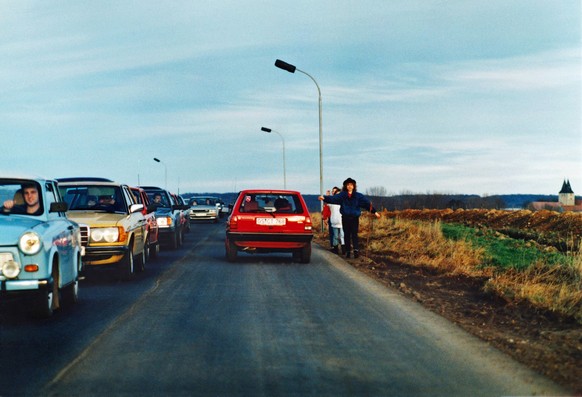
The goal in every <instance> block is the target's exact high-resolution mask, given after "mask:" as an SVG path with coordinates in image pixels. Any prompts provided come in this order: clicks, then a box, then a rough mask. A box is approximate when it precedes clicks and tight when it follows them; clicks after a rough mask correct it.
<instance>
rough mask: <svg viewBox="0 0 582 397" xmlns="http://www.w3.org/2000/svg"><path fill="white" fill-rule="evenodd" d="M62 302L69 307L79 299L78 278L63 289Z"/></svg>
mask: <svg viewBox="0 0 582 397" xmlns="http://www.w3.org/2000/svg"><path fill="white" fill-rule="evenodd" d="M62 296H63V303H64V304H65V305H67V306H69V307H71V306H74V305H75V304H76V303H77V302H78V301H79V280H75V281H74V282H73V283H72V284H70V285H68V286H67V287H66V288H64V289H63V292H62Z"/></svg>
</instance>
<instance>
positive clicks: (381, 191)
mask: <svg viewBox="0 0 582 397" xmlns="http://www.w3.org/2000/svg"><path fill="white" fill-rule="evenodd" d="M387 195H388V193H387V191H386V188H385V187H383V186H372V187H371V188H368V189H366V196H372V197H386V196H387Z"/></svg>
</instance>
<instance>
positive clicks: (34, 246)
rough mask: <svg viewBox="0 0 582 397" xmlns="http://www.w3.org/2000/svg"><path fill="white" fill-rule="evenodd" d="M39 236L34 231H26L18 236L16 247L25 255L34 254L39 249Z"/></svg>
mask: <svg viewBox="0 0 582 397" xmlns="http://www.w3.org/2000/svg"><path fill="white" fill-rule="evenodd" d="M40 245H41V244H40V236H39V235H38V234H36V233H35V232H26V233H24V234H23V235H22V236H20V240H18V247H19V248H20V250H21V251H22V252H24V253H25V254H26V255H34V254H36V253H37V252H38V251H40Z"/></svg>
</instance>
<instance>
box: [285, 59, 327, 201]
mask: <svg viewBox="0 0 582 397" xmlns="http://www.w3.org/2000/svg"><path fill="white" fill-rule="evenodd" d="M275 66H276V67H278V68H279V69H283V70H286V71H288V72H289V73H295V71H296V70H297V71H298V72H301V73H303V74H304V75H306V76H307V77H309V78H310V79H311V80H313V82H314V83H315V86H316V87H317V93H318V95H319V193H320V194H321V195H322V196H323V159H322V153H323V148H322V133H321V89H320V88H319V84H317V81H315V79H314V78H313V76H311V75H310V74H309V73H307V72H304V71H303V70H301V69H299V68H297V67H295V66H294V65H291V64H289V63H287V62H284V61H282V60H280V59H277V60H276V61H275ZM321 206H322V209H323V202H322V203H321Z"/></svg>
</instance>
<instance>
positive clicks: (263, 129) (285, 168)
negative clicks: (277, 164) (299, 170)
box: [261, 127, 287, 190]
mask: <svg viewBox="0 0 582 397" xmlns="http://www.w3.org/2000/svg"><path fill="white" fill-rule="evenodd" d="M261 131H264V132H266V133H269V134H270V133H271V132H274V133H275V134H277V135H279V136H280V137H281V141H282V142H283V189H285V190H287V166H286V164H285V138H283V135H281V133H279V132H277V131H275V130H272V129H270V128H267V127H261Z"/></svg>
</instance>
